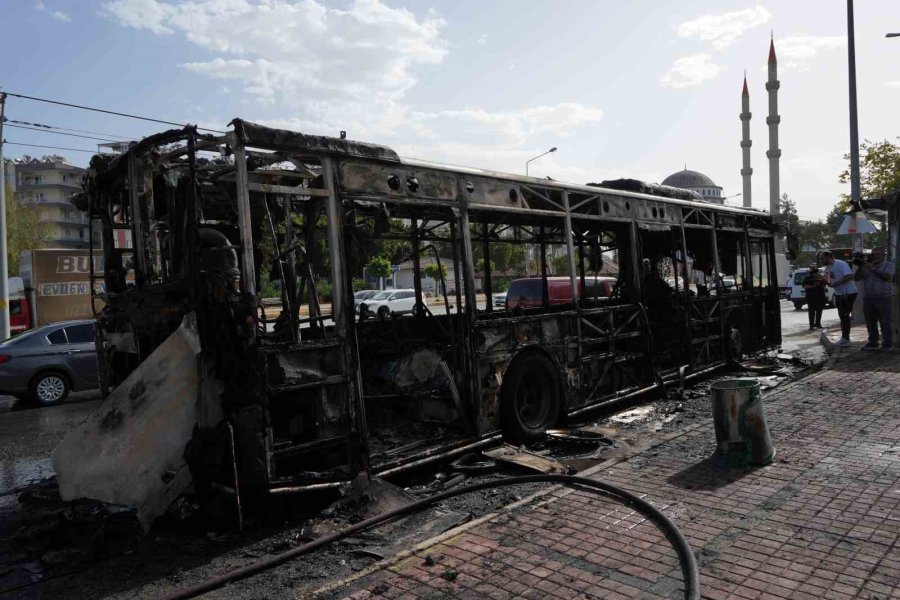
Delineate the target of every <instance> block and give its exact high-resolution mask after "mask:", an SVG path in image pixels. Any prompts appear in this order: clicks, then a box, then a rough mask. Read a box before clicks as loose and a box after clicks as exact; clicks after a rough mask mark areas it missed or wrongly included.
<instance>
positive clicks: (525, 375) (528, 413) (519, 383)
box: [500, 353, 562, 444]
mask: <svg viewBox="0 0 900 600" xmlns="http://www.w3.org/2000/svg"><path fill="white" fill-rule="evenodd" d="M560 389H561V388H560V384H559V374H558V373H557V372H556V368H555V367H554V365H553V363H552V362H551V361H550V359H549V358H547V357H546V356H544V355H542V354H537V353H529V354H527V355H524V356H521V357H519V358H517V359H515V361H514V362H513V364H512V365H511V366H510V367H509V369H507V371H506V374H505V375H504V376H503V388H502V389H501V391H500V428H501V430H502V432H503V437H504V438H505V439H506V440H507V441H510V442H512V443H515V444H530V443H534V442H538V441H540V440H542V439H544V436H545V432H546V431H547V429H550V428H551V427H553V426H554V425H555V424H556V422H557V420H558V419H559V412H560V406H561V403H562V399H561V393H560Z"/></svg>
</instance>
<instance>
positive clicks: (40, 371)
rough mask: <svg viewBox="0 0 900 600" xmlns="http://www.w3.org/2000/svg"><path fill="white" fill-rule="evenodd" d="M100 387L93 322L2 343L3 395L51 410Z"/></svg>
mask: <svg viewBox="0 0 900 600" xmlns="http://www.w3.org/2000/svg"><path fill="white" fill-rule="evenodd" d="M98 385H99V383H98V377H97V353H96V351H95V349H94V322H93V321H67V322H64V323H54V324H52V325H45V326H43V327H39V328H38V329H32V330H30V331H26V332H25V333H22V334H19V335H17V336H16V337H14V338H10V339H8V340H6V341H5V342H3V343H0V394H9V395H11V396H16V397H18V398H23V399H29V400H31V401H33V402H35V403H37V404H43V405H46V406H51V405H53V404H59V403H60V402H62V401H63V400H65V399H66V396H68V395H69V392H70V391H72V390H75V391H81V390H90V389H94V388H96V387H98Z"/></svg>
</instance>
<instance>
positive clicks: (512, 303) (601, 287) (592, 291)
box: [506, 275, 616, 310]
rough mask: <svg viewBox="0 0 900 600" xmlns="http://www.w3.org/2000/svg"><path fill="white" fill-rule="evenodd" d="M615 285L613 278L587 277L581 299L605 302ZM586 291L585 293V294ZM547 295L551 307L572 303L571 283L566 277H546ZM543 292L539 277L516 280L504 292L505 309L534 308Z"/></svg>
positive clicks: (541, 301) (539, 303)
mask: <svg viewBox="0 0 900 600" xmlns="http://www.w3.org/2000/svg"><path fill="white" fill-rule="evenodd" d="M579 283H580V282H579ZM615 285H616V278H615V277H603V276H599V275H588V276H586V277H585V278H584V285H583V286H580V287H581V293H580V296H581V297H582V298H597V299H602V300H605V299H606V298H609V297H610V296H611V295H612V291H613V287H614V286H615ZM585 290H587V292H585ZM547 295H548V296H549V299H550V304H551V306H552V305H554V304H571V303H572V282H571V280H570V279H569V278H568V277H548V278H547ZM543 296H544V294H543V291H542V290H541V278H540V277H527V278H525V279H516V280H515V281H513V282H512V283H511V284H510V285H509V291H507V292H506V309H507V310H511V309H514V308H534V307H536V306H541V305H542V304H543Z"/></svg>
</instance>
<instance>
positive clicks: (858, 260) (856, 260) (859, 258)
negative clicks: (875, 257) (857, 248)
mask: <svg viewBox="0 0 900 600" xmlns="http://www.w3.org/2000/svg"><path fill="white" fill-rule="evenodd" d="M867 262H872V255H871V254H863V253H862V252H855V253H854V254H853V265H854V266H856V267H861V266H863V265H864V264H865V263H867Z"/></svg>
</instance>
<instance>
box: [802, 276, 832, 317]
mask: <svg viewBox="0 0 900 600" xmlns="http://www.w3.org/2000/svg"><path fill="white" fill-rule="evenodd" d="M826 284H827V281H826V280H825V278H824V277H823V276H822V274H821V273H819V269H818V268H817V267H812V268H811V269H810V270H809V274H807V276H806V277H805V278H804V279H803V289H805V290H806V303H807V305H808V306H809V328H810V329H822V309H823V308H825V286H826Z"/></svg>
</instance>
